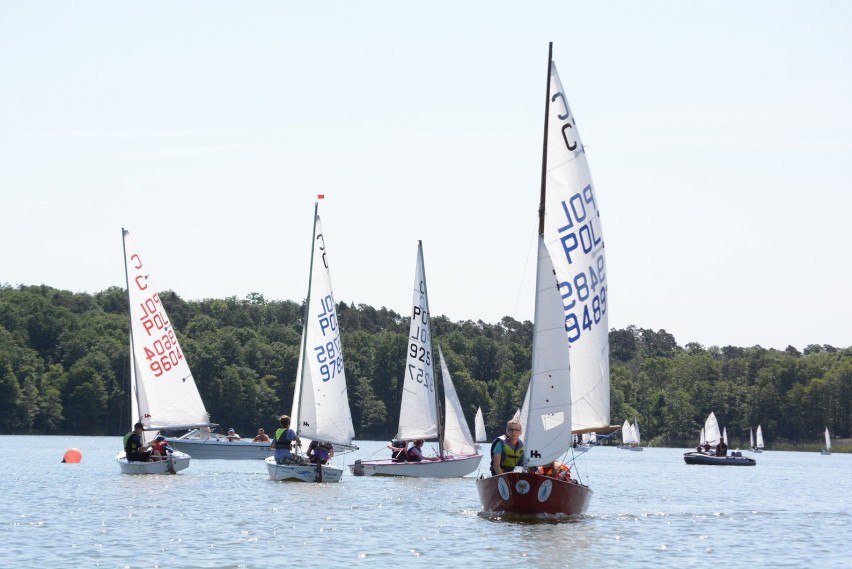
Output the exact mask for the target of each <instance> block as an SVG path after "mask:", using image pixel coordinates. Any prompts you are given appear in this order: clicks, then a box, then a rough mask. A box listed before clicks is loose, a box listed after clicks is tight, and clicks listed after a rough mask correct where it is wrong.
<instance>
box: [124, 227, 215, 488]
mask: <svg viewBox="0 0 852 569" xmlns="http://www.w3.org/2000/svg"><path fill="white" fill-rule="evenodd" d="M121 238H122V242H123V248H124V274H125V278H126V281H127V301H128V307H129V311H130V409H131V411H130V425H131V427H130V428H131V430H132V429H133V425H134V424H135V423H137V422H141V423H142V425H143V429H144V434H143V442H144V443H149V442H151V441H152V440H154V438H155V437H156V436H157V434H158V431H160V430H163V429H190V428H200V427H210V426H211V425H210V419H209V417H208V415H207V411H205V409H204V404H203V403H202V402H201V396H200V395H199V394H198V388H197V387H196V386H195V380H194V379H193V378H192V372H191V371H190V370H189V365H188V364H187V363H186V358H185V357H184V354H183V350H181V347H180V343H179V342H178V339H177V336H175V331H174V327H173V326H172V323H171V320H169V317H168V315H166V310H165V308H164V307H163V304H162V302H161V301H160V296H159V295H158V294H157V288H156V287H154V285H153V283H152V282H151V277H150V275H149V274H148V269H147V266H146V265H145V264H144V263H143V262H142V257H141V256H140V255H139V253H138V251H137V250H136V246H135V245H134V243H133V241H132V239H131V238H130V232H128V231H127V230H126V229H124V228H122V230H121ZM115 458H116V461H117V462H118V465H119V467H120V468H121V472H122V473H123V474H175V473H176V472H178V471H181V470H184V469H185V468H187V467H188V466H189V461H190V456H189V455H188V454H186V453H183V452H180V451H175V452H173V453H170V454H169V455H168V456H167V460H162V461H158V462H136V461H129V460H127V457H126V456H125V453H124V451H122V452H120V453H118V455H117V456H116V457H115Z"/></svg>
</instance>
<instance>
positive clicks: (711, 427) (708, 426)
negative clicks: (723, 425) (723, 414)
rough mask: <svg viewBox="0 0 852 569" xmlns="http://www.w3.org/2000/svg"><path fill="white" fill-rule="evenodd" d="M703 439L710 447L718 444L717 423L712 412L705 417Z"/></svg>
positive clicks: (719, 435) (719, 436)
mask: <svg viewBox="0 0 852 569" xmlns="http://www.w3.org/2000/svg"><path fill="white" fill-rule="evenodd" d="M704 437H705V440H706V441H707V442H708V443H710V444H711V445H714V446H715V445H717V444H719V439H720V438H721V434H720V433H719V423H718V422H717V421H716V415H714V414H713V413H712V412H711V413H710V415H708V416H707V420H706V421H704Z"/></svg>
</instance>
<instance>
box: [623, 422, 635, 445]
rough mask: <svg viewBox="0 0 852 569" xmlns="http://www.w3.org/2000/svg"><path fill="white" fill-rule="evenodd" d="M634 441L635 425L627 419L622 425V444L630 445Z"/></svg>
mask: <svg viewBox="0 0 852 569" xmlns="http://www.w3.org/2000/svg"><path fill="white" fill-rule="evenodd" d="M631 443H633V427H632V425H631V424H630V421H627V420H625V421H624V424H623V425H621V444H623V445H629V444H631Z"/></svg>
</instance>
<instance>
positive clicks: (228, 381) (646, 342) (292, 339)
mask: <svg viewBox="0 0 852 569" xmlns="http://www.w3.org/2000/svg"><path fill="white" fill-rule="evenodd" d="M160 298H161V299H162V302H163V305H164V306H165V309H166V311H167V313H168V315H169V318H170V319H171V321H172V324H173V325H174V327H175V330H176V333H177V335H178V338H179V340H180V342H181V346H182V347H183V351H184V353H185V355H186V358H187V361H188V363H189V364H190V368H191V369H192V372H193V376H194V378H195V381H196V383H197V385H198V388H199V391H200V392H201V397H202V399H203V400H204V403H205V406H206V407H207V410H208V412H209V413H210V415H211V419H212V420H213V422H216V423H220V424H223V426H225V427H226V428H227V427H231V426H233V427H235V428H236V429H237V430H238V432H239V431H242V432H244V433H253V432H254V431H255V430H256V429H257V428H258V427H264V428H266V429H267V430H269V429H271V428H274V426H275V423H276V419H277V417H278V416H279V415H280V414H282V413H289V410H290V408H291V403H292V397H293V388H294V382H295V376H296V368H297V365H298V358H299V342H300V338H301V331H302V317H303V310H304V304H303V303H297V302H293V301H289V300H285V301H267V300H266V299H265V298H264V297H263V296H262V295H260V294H256V293H253V294H250V295H248V296H247V297H246V298H244V299H237V298H236V297H229V298H226V299H205V300H198V301H185V300H183V299H181V298H180V297H179V296H178V295H176V294H174V293H173V292H165V293H163V294H161V295H160ZM337 310H338V320H339V324H340V328H341V331H342V342H343V354H344V362H345V370H346V379H347V385H348V390H349V401H350V406H351V410H352V418H353V422H354V424H355V433H356V438H359V439H386V438H389V437H392V436H393V434H394V433H395V432H396V426H397V419H398V412H399V398H400V392H401V382H402V380H403V377H404V376H403V368H404V366H405V354H406V347H407V335H408V317H407V316H402V315H400V314H398V313H396V312H394V311H392V310H388V309H387V308H380V309H376V308H373V307H371V306H367V305H364V304H358V305H354V304H347V303H345V302H341V303H339V304H338V306H337ZM128 326H129V323H128V316H127V294H126V291H125V290H124V289H121V288H118V287H113V288H109V289H107V290H104V291H101V292H98V293H95V294H88V293H74V292H69V291H65V290H59V289H55V288H51V287H49V286H45V285H41V286H25V285H20V286H18V287H12V286H9V285H0V433H4V434H60V433H61V434H74V435H117V434H122V433H124V432H126V431H127V430H128V428H129V425H130V423H131V418H130V417H129V413H130V411H129V395H128V387H129V374H130V372H129V356H128V349H129V348H128V333H129V332H128ZM432 332H433V338H434V340H433V341H434V342H437V343H438V344H440V346H441V347H442V349H443V351H444V356H445V358H446V360H447V366H448V368H449V370H450V373H451V374H452V377H453V382H454V384H455V387H456V390H457V392H458V395H459V398H460V400H461V403H462V406H463V409H464V412H465V415H466V418H467V419H468V421H469V422H471V423H472V421H473V416H474V413H475V411H476V408H477V407H478V406H481V407H482V409H483V412H484V414H485V418H486V427H487V429H488V433H489V435H492V436H493V435H496V434H500V433H501V432H502V428H503V426H504V425H505V422H506V420H507V419H508V418H510V417H511V416H512V414H513V413H514V412H515V410H516V409H517V408H518V407H520V405H521V403H522V402H523V397H524V393H525V391H526V387H527V383H528V382H529V377H530V363H531V343H532V323H531V322H529V321H523V322H520V321H518V320H515V319H513V318H511V317H508V316H507V317H504V318H503V319H502V320H501V321H500V322H499V323H496V324H489V323H485V322H482V321H477V322H473V321H470V320H466V321H460V322H452V321H450V320H449V319H448V318H447V317H445V316H433V317H432ZM437 367H438V366H436V368H437ZM610 370H611V372H610V377H611V416H612V423H613V424H620V423H622V422H623V421H624V420H625V419H627V420H630V421H631V422H634V421H638V422H639V424H640V429H641V431H642V435H643V441H644V442H649V443H650V444H654V445H659V446H695V445H696V444H697V443H698V432H699V430H700V428H701V426H702V425H703V424H704V419H705V418H706V416H707V415H708V414H709V413H710V411H713V412H715V414H716V416H717V418H718V419H719V423H720V425H721V426H724V427H727V431H728V435H729V438H730V439H732V441H733V442H735V443H736V444H740V445H744V444H746V443H747V441H748V431H749V428H750V427H756V426H757V425H758V424H761V425H762V426H763V432H764V436H765V438H766V439H767V443H769V444H771V442H772V441H773V440H784V441H794V442H795V441H818V440H821V439H820V436H821V435H820V433H822V431H823V430H824V429H825V428H826V427H828V428H829V430H830V431H831V433H832V434H835V435H837V436H840V437H843V438H847V437H849V428H850V424H849V414H850V395H851V394H852V347H846V348H835V347H833V346H828V345H816V344H814V345H809V346H806V347H804V348H803V349H802V351H799V350H798V349H796V348H794V347H792V346H788V347H787V349H785V350H784V351H779V350H775V349H765V348H762V347H760V346H752V347H745V348H742V347H734V346H725V347H717V346H711V347H704V346H702V345H700V344H697V343H688V344H686V345H685V346H683V347H681V346H679V345H678V344H677V343H676V341H675V338H674V337H673V336H672V335H671V334H669V333H667V332H666V331H665V330H659V331H654V330H648V329H642V328H637V327H635V326H629V327H627V328H626V329H622V330H616V329H613V330H611V331H610ZM436 371H437V370H436ZM225 423H227V425H225Z"/></svg>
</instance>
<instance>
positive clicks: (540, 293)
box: [476, 44, 609, 516]
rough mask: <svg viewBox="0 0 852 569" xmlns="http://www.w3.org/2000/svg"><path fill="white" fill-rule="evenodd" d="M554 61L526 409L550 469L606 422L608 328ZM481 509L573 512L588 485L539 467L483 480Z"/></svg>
mask: <svg viewBox="0 0 852 569" xmlns="http://www.w3.org/2000/svg"><path fill="white" fill-rule="evenodd" d="M552 49H553V45H552V44H551V45H550V50H549V51H550V53H549V54H548V68H547V96H546V104H545V123H544V145H543V146H544V148H543V157H542V176H541V197H540V201H539V226H538V257H537V258H538V261H537V273H536V300H535V316H534V322H533V353H532V373H531V377H530V382H529V386H528V388H527V392H526V397H525V400H524V404H523V407H522V408H521V411H520V412H519V414H518V418H519V422H520V423H521V425H522V427H523V436H522V439H523V441H524V445H525V456H526V457H528V460H527V463H526V466H528V467H537V466H546V465H548V464H551V463H553V462H554V461H555V460H557V459H560V458H562V457H563V456H564V455H565V454H566V453H567V452H568V451H569V450H570V449H571V447H572V438H573V437H572V435H573V434H582V433H584V432H592V431H602V430H605V429H607V428H608V427H609V338H608V332H609V327H608V325H607V321H608V316H607V303H606V298H607V297H606V292H607V287H608V283H607V280H606V276H607V273H606V259H605V250H604V243H603V236H602V232H601V226H600V212H599V210H598V203H597V200H596V198H595V195H594V190H593V189H592V182H591V175H590V173H589V168H588V163H587V161H586V154H585V149H584V147H583V144H582V142H581V140H580V136H579V133H578V132H577V128H576V122H575V120H574V116H573V114H572V113H571V110H570V108H569V107H568V102H567V99H566V97H565V94H564V93H565V92H564V90H563V88H562V84H561V82H560V80H559V75H558V73H557V72H556V66H555V65H554V63H553V61H552ZM476 488H477V492H478V494H479V500H480V502H481V503H482V507H483V510H484V511H485V512H488V513H500V512H506V513H512V514H519V515H525V516H526V515H541V514H544V515H557V516H565V515H568V516H570V515H575V514H582V513H584V512H585V511H586V509H587V508H588V505H589V501H590V500H591V496H592V491H591V489H590V488H589V487H588V486H586V485H584V484H580V483H578V482H574V481H571V482H569V481H564V480H560V479H557V478H553V477H550V476H545V475H542V474H537V473H532V472H529V471H527V472H505V473H502V474H499V475H494V476H491V477H484V476H483V477H480V478H479V479H477V481H476Z"/></svg>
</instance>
